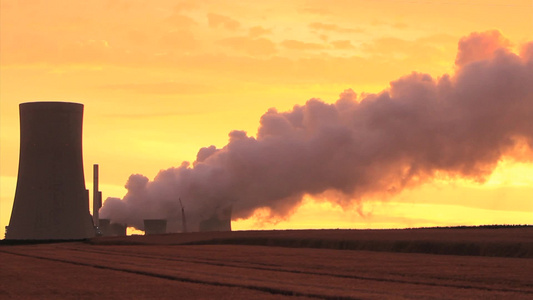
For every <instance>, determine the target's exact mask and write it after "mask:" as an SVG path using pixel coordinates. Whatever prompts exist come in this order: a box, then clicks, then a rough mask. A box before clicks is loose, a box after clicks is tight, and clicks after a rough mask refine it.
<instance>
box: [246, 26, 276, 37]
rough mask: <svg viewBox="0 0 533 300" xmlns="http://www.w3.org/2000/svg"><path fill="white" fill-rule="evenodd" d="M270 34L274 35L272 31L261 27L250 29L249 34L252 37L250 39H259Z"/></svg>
mask: <svg viewBox="0 0 533 300" xmlns="http://www.w3.org/2000/svg"><path fill="white" fill-rule="evenodd" d="M270 33H272V30H271V29H265V28H263V27H261V26H254V27H252V28H250V30H249V33H248V34H249V35H250V37H259V36H263V35H266V34H270Z"/></svg>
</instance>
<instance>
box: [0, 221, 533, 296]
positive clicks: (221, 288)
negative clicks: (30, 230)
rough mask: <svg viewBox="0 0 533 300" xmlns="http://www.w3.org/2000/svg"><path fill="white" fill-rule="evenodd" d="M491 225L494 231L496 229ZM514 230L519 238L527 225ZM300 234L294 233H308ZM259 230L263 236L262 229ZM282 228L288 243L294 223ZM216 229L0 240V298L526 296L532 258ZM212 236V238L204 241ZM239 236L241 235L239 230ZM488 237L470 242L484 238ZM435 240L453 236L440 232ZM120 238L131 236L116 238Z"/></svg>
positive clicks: (531, 284) (530, 290) (530, 291)
mask: <svg viewBox="0 0 533 300" xmlns="http://www.w3.org/2000/svg"><path fill="white" fill-rule="evenodd" d="M317 232H318V233H317ZM346 232H348V231H346ZM419 232H422V231H419ZM442 232H444V231H442ZM494 232H495V234H494V236H496V235H498V234H500V233H502V232H503V231H500V233H498V232H497V230H496V231H494ZM515 232H516V233H517V236H518V235H519V234H518V232H522V233H524V232H528V231H527V230H526V229H522V230H518V231H515ZM529 232H531V231H529ZM300 233H301V235H302V238H303V239H308V238H309V235H310V234H311V235H313V233H309V232H308V231H303V232H300ZM335 233H336V234H338V235H339V236H338V237H337V238H339V237H340V236H341V235H340V233H339V231H332V233H331V234H329V235H328V236H329V237H330V240H329V242H331V237H332V236H334V235H335ZM360 233H362V232H360ZM366 233H368V232H366ZM366 233H365V234H366ZM370 233H371V232H370ZM236 234H237V235H238V233H236ZM248 234H250V233H248ZM262 234H263V238H264V237H265V236H264V235H267V234H266V233H262ZM276 234H278V233H274V235H276ZM324 234H326V235H327V231H316V232H315V237H314V239H315V240H320V238H319V237H317V235H318V236H321V235H324ZM401 234H405V231H404V232H403V233H400V235H399V236H400V237H401ZM469 234H470V233H469ZM224 235H227V234H221V235H220V236H224ZM291 235H293V238H294V240H293V241H296V238H297V237H298V231H292V232H291ZM507 235H508V234H504V235H502V239H498V238H496V237H494V238H493V241H492V242H493V243H494V244H497V243H498V242H503V241H504V240H507V241H508V242H509V243H518V244H525V245H526V246H527V245H529V244H528V243H530V242H531V239H532V238H533V237H531V236H530V235H529V234H526V235H524V236H523V237H521V238H517V237H516V236H515V237H514V238H513V237H508V236H507ZM184 236H185V237H186V238H185V239H184ZM216 236H217V234H216V233H213V234H211V236H209V238H206V237H207V235H206V234H203V235H194V234H188V235H179V234H175V235H162V236H152V237H148V236H147V237H140V236H139V237H131V238H114V239H109V238H104V239H102V238H100V239H96V240H93V241H92V243H87V242H71V243H55V244H38V245H11V246H6V245H3V246H0V298H14V299H23V298H24V299H26V298H40V299H43V298H48V299H53V298H54V299H58V298H61V299H65V298H72V299H74V298H76V299H89V298H95V297H99V298H105V299H107V298H115V299H117V298H118V299H120V298H124V299H125V298H128V299H136V298H137V299H138V298H144V299H146V298H151V299H169V298H182V299H288V298H290V299H298V298H315V299H316V298H319V299H533V278H532V275H533V259H531V258H516V257H502V256H501V255H500V256H499V257H494V256H481V255H470V254H469V255H442V254H440V255H437V254H424V253H398V252H391V251H381V250H380V251H365V250H338V249H319V247H314V248H309V247H300V248H295V247H287V246H286V245H284V246H285V247H276V245H275V244H272V245H271V246H258V245H235V243H233V244H231V245H227V244H221V240H220V239H216ZM259 236H261V234H259ZM399 236H396V238H398V237H399ZM413 236H414V235H413ZM420 236H421V237H424V234H421V235H420ZM457 236H458V240H460V237H459V236H460V234H457ZM503 236H506V237H505V238H504V237H503ZM213 237H215V240H216V242H217V243H218V244H209V243H208V242H209V241H214V240H213ZM252 237H253V236H252ZM143 238H144V239H143ZM224 238H227V237H224ZM238 238H239V240H240V241H242V238H243V237H242V236H239V237H238ZM389 238H390V241H391V242H393V241H395V240H394V237H393V236H390V237H389ZM322 239H325V238H322ZM354 239H355V240H356V238H354V237H353V236H352V237H350V238H347V239H346V240H354ZM383 239H384V238H383ZM487 239H488V237H487ZM487 239H483V240H478V241H474V244H476V243H477V244H479V243H487V242H490V241H489V240H487ZM156 240H157V241H158V242H156ZM359 240H364V239H363V238H362V237H359ZM371 240H375V239H371ZM400 240H403V239H401V238H400ZM421 240H422V241H424V240H427V239H424V238H422V239H421ZM435 240H438V238H435ZM442 240H444V241H446V242H450V243H451V242H452V240H451V238H449V237H445V238H442ZM128 241H129V242H130V243H137V244H127V245H124V243H128ZM143 241H144V242H143ZM150 241H152V243H150ZM164 241H167V243H165V242H164ZM178 241H181V242H178ZM202 241H204V242H202ZM285 241H286V240H285ZM141 242H143V243H141ZM192 242H194V243H197V244H194V245H191V243H192ZM200 242H202V243H203V244H201V243H200ZM234 242H235V240H234ZM180 243H181V244H180ZM198 243H200V244H201V245H199V244H198ZM271 243H274V242H272V240H271ZM118 244H122V245H118ZM184 244H187V245H184ZM322 244H323V245H328V246H330V245H332V244H331V243H322ZM474 244H472V245H474ZM301 245H305V243H303V244H301ZM301 245H300V246H301ZM313 245H315V246H316V245H317V244H316V243H315V244H313ZM380 245H381V244H380ZM508 246H509V245H507V246H506V247H508ZM325 248H332V247H325ZM526 248H527V247H526ZM404 252H405V251H404Z"/></svg>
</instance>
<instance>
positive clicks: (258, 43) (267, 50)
mask: <svg viewBox="0 0 533 300" xmlns="http://www.w3.org/2000/svg"><path fill="white" fill-rule="evenodd" d="M218 43H219V44H221V45H225V46H229V47H231V48H233V49H235V50H238V51H242V52H244V53H248V54H250V55H271V54H274V53H276V45H275V44H274V43H273V42H272V41H270V40H268V39H265V38H250V37H244V36H243V37H231V38H226V39H222V40H220V41H218Z"/></svg>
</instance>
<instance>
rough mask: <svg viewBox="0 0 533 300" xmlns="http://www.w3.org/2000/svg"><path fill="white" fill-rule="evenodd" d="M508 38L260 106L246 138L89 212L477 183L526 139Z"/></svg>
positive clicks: (525, 70)
mask: <svg viewBox="0 0 533 300" xmlns="http://www.w3.org/2000/svg"><path fill="white" fill-rule="evenodd" d="M508 46H509V43H508V42H507V41H506V40H505V39H504V38H503V37H502V36H501V35H500V33H499V32H497V31H491V32H486V33H473V34H471V35H470V36H468V37H465V38H463V39H461V41H460V42H459V52H458V55H457V59H456V72H455V74H454V75H444V76H442V77H441V78H437V79H436V78H432V77H431V76H430V75H427V74H420V73H412V74H410V75H407V76H405V77H402V78H400V79H398V80H396V81H393V82H391V84H390V88H389V89H387V90H385V91H383V92H381V93H379V94H369V95H363V96H362V97H357V96H356V95H355V93H354V92H353V91H351V90H347V91H344V92H343V93H342V94H341V95H340V99H339V100H338V101H337V102H336V103H334V104H326V103H324V102H322V101H320V100H317V99H311V100H309V101H308V102H307V103H306V104H305V105H303V106H298V105H297V106H295V107H294V108H293V109H292V110H291V111H288V112H278V111H277V110H276V109H270V110H268V112H267V113H265V114H264V115H263V116H262V117H261V122H260V123H261V125H260V127H259V130H258V132H257V136H256V137H253V136H248V135H247V134H246V132H243V131H232V132H231V133H230V134H229V142H228V144H227V145H226V146H224V147H223V148H222V149H217V148H215V147H214V146H210V147H206V148H202V149H200V150H199V151H198V155H197V158H196V161H195V162H193V163H192V165H190V164H189V163H187V162H185V163H183V164H182V165H181V166H179V167H175V168H174V167H173V168H169V169H167V170H162V171H160V173H159V174H158V175H157V176H156V177H155V179H154V180H153V181H149V180H148V178H146V177H145V176H143V175H139V174H135V175H131V176H130V178H129V179H128V182H127V183H126V188H127V189H128V193H127V194H126V196H125V197H124V198H123V199H117V198H108V199H107V200H106V202H105V204H104V206H103V208H102V209H101V212H100V213H101V215H102V217H108V218H111V219H113V220H115V221H117V222H124V223H128V224H132V225H134V226H136V227H137V228H142V220H143V219H145V218H173V219H178V218H179V206H178V202H177V201H178V197H181V198H182V199H183V200H184V202H186V204H185V205H186V206H187V211H188V215H187V219H188V222H190V223H191V225H190V226H191V227H194V226H196V228H197V226H198V222H200V221H201V220H202V219H205V218H208V217H209V216H210V215H211V214H212V213H213V212H215V211H217V210H220V209H221V208H225V207H228V206H232V207H233V216H232V218H233V219H234V220H235V219H238V218H248V217H250V216H251V215H252V214H253V213H254V211H255V210H256V209H258V208H268V209H269V210H270V213H271V216H272V217H283V216H287V215H290V213H291V212H292V211H293V210H294V209H295V208H296V207H297V206H298V205H299V203H300V202H301V200H302V197H303V196H304V195H306V194H309V195H320V194H324V193H331V194H334V196H331V195H330V197H329V201H334V202H336V203H338V204H340V205H343V206H348V205H350V204H353V203H358V202H359V201H361V200H364V197H367V196H370V195H372V194H376V193H377V194H379V193H395V192H399V191H401V190H402V189H403V188H405V187H409V186H416V185H418V184H421V183H424V182H427V181H429V180H432V179H434V178H435V177H441V176H445V177H463V178H470V179H473V180H477V181H483V180H484V178H486V176H488V175H489V174H490V173H491V172H492V171H493V170H494V168H495V166H496V165H497V163H498V160H499V159H501V158H502V156H503V155H505V154H509V153H510V151H512V150H513V149H515V148H516V147H517V145H519V144H520V145H526V148H527V149H528V151H530V150H531V149H533V42H532V43H529V44H527V45H526V46H524V47H523V50H522V52H521V54H520V55H517V54H514V53H512V52H511V51H510V50H509V49H508ZM522 159H523V158H522Z"/></svg>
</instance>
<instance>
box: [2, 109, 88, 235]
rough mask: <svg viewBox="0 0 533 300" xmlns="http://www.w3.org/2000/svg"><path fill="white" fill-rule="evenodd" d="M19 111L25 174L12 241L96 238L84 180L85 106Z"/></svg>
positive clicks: (12, 223)
mask: <svg viewBox="0 0 533 300" xmlns="http://www.w3.org/2000/svg"><path fill="white" fill-rule="evenodd" d="M19 108H20V157H19V171H18V179H17V188H16V192H15V201H14V204H13V210H12V212H11V220H10V222H9V226H8V228H7V232H6V239H24V240H46V239H49V240H67V239H84V238H89V237H92V236H94V229H93V224H92V222H91V216H90V214H89V195H88V193H87V190H86V189H85V178H84V174H83V157H82V124H83V105H82V104H79V103H67V102H30V103H22V104H20V106H19Z"/></svg>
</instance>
